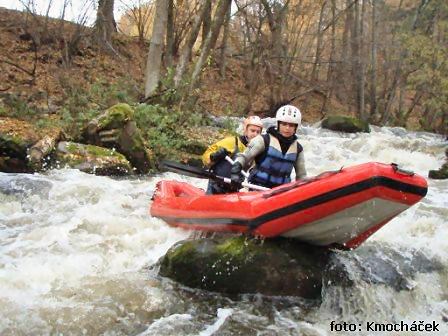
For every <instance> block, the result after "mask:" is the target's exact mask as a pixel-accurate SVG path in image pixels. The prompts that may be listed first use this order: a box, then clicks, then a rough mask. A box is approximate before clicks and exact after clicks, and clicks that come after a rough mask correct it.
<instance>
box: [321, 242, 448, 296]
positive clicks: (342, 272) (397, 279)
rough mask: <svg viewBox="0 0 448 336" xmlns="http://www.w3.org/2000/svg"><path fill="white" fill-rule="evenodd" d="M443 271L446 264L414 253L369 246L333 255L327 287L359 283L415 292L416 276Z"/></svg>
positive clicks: (407, 250) (390, 247)
mask: <svg viewBox="0 0 448 336" xmlns="http://www.w3.org/2000/svg"><path fill="white" fill-rule="evenodd" d="M441 269H443V265H442V263H441V262H440V261H439V260H437V259H434V258H429V257H427V256H426V255H425V254H424V253H423V252H422V251H420V250H414V249H406V250H397V249H396V248H393V247H392V246H388V245H386V244H365V245H363V246H361V247H360V248H358V249H356V250H354V251H335V252H334V253H332V255H331V258H330V260H329V263H328V265H327V270H326V272H325V275H324V283H331V284H333V285H337V286H341V287H352V286H355V284H357V283H359V282H364V283H368V284H371V285H385V286H387V287H390V288H393V289H395V290H396V291H402V290H412V289H413V288H414V286H415V281H414V279H415V276H416V275H417V274H419V273H431V272H435V271H440V270H441Z"/></svg>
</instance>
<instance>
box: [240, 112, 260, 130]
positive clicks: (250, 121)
mask: <svg viewBox="0 0 448 336" xmlns="http://www.w3.org/2000/svg"><path fill="white" fill-rule="evenodd" d="M249 125H254V126H258V127H260V128H261V129H263V123H262V122H261V119H260V117H259V116H249V117H247V118H246V119H244V121H243V132H246V129H247V126H249Z"/></svg>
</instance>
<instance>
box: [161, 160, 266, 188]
mask: <svg viewBox="0 0 448 336" xmlns="http://www.w3.org/2000/svg"><path fill="white" fill-rule="evenodd" d="M162 165H163V167H165V168H166V169H167V170H170V171H172V172H175V173H178V174H182V175H187V176H193V177H198V178H207V179H211V180H215V181H221V182H223V183H227V184H232V183H233V182H232V180H231V179H230V178H228V177H224V176H219V175H215V174H213V173H212V172H209V171H207V170H204V169H201V168H197V167H191V166H188V165H185V164H182V163H178V162H171V161H163V162H162ZM241 185H242V186H243V187H245V188H249V189H253V190H259V191H264V190H270V189H269V188H266V187H262V186H259V185H256V184H251V183H247V182H243V183H241Z"/></svg>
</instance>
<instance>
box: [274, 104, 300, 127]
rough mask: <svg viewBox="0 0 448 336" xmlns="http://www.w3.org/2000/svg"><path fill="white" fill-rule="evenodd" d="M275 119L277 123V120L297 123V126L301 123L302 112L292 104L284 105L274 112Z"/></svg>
mask: <svg viewBox="0 0 448 336" xmlns="http://www.w3.org/2000/svg"><path fill="white" fill-rule="evenodd" d="M275 119H277V123H278V122H279V121H283V122H287V123H291V124H297V127H300V125H301V124H302V113H300V110H299V109H298V108H297V107H295V106H292V105H284V106H282V107H280V108H279V109H278V110H277V113H276V114H275Z"/></svg>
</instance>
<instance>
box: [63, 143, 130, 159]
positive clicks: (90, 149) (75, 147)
mask: <svg viewBox="0 0 448 336" xmlns="http://www.w3.org/2000/svg"><path fill="white" fill-rule="evenodd" d="M65 148H66V150H67V151H68V152H69V153H70V154H72V155H92V156H95V157H102V156H113V157H116V158H119V159H124V160H125V159H126V158H125V156H124V155H123V154H120V153H118V152H117V151H114V150H112V149H108V148H104V147H99V146H94V145H83V144H78V143H75V142H67V145H66V147H65Z"/></svg>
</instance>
